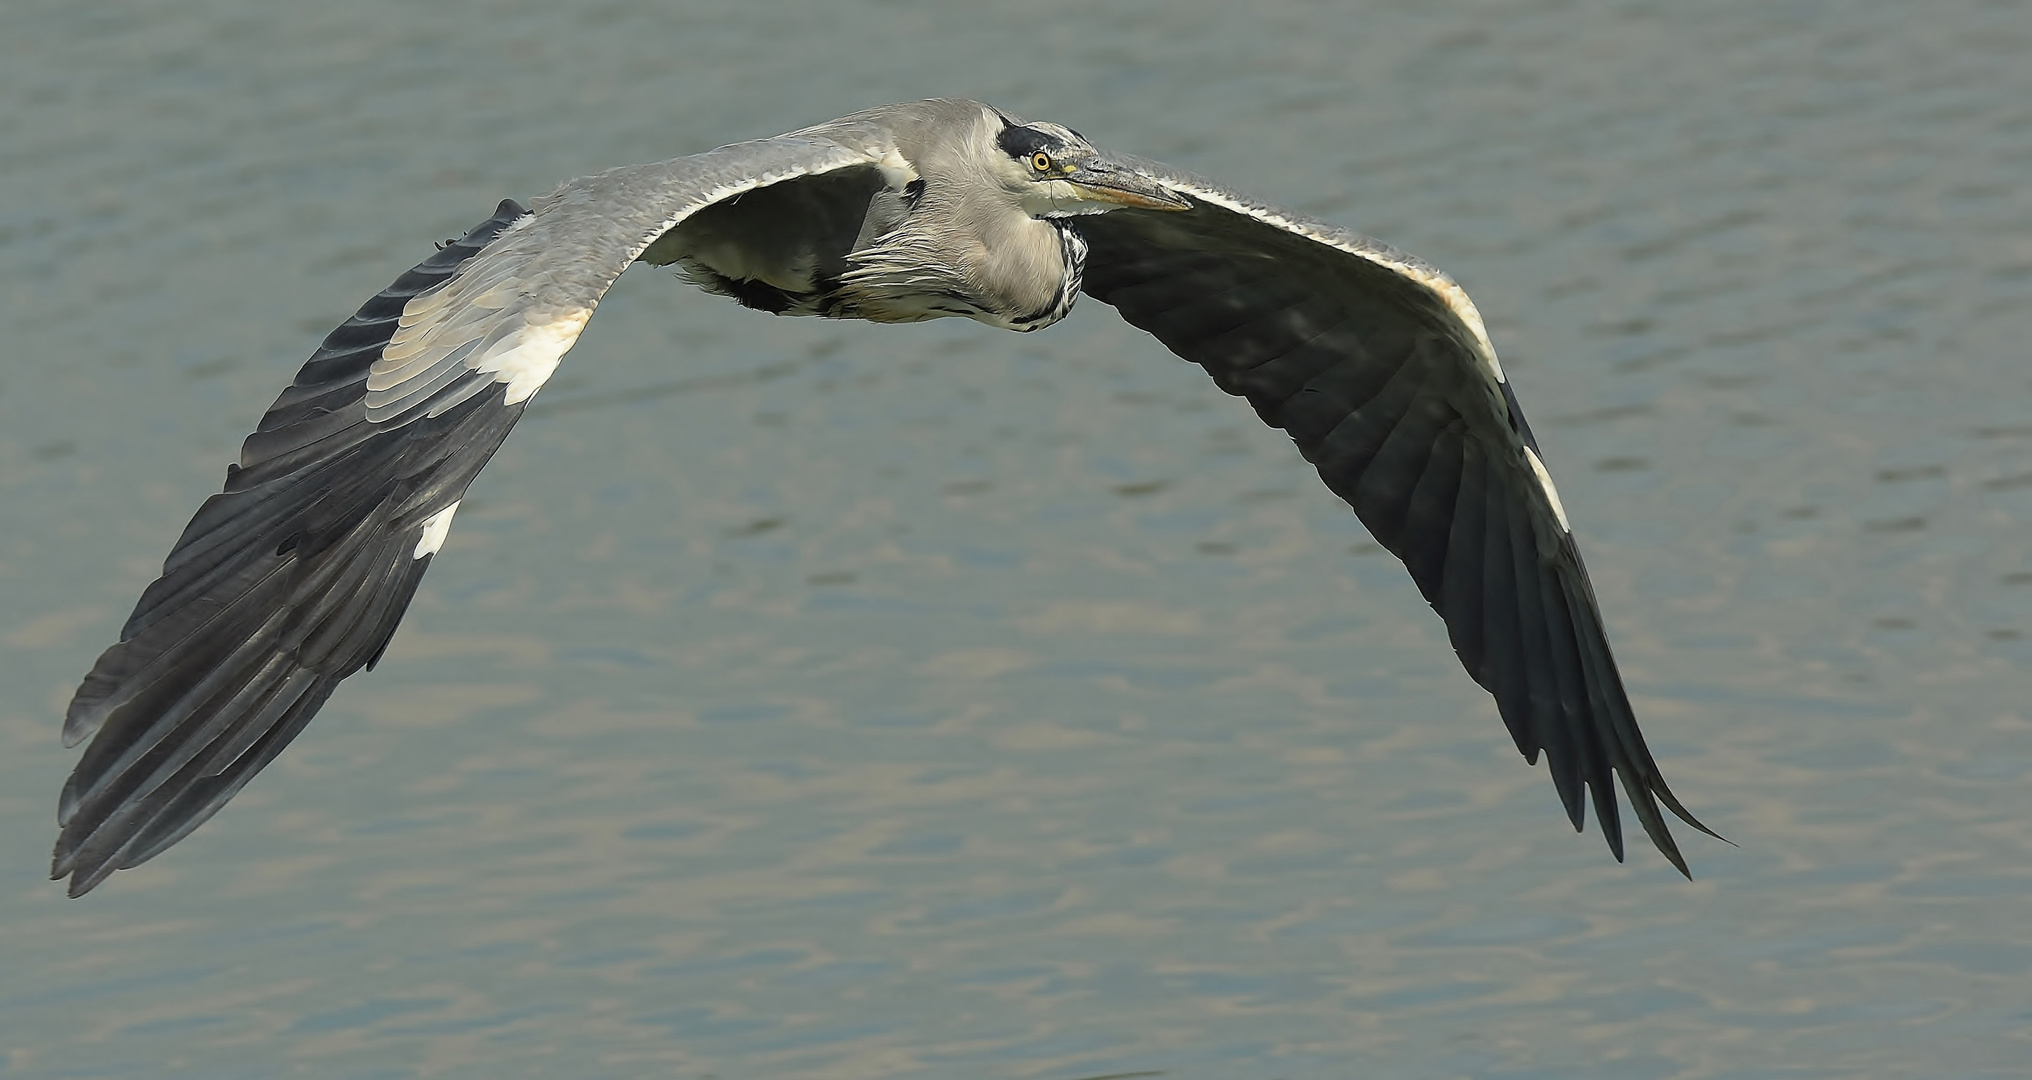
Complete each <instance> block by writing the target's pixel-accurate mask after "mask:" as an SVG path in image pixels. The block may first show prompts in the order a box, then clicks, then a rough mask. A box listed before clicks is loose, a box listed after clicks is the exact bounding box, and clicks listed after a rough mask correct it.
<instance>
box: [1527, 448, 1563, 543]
mask: <svg viewBox="0 0 2032 1080" xmlns="http://www.w3.org/2000/svg"><path fill="white" fill-rule="evenodd" d="M1524 460H1526V461H1528V462H1530V463H1531V472H1532V474H1533V475H1535V476H1537V477H1538V486H1539V487H1542V488H1544V489H1545V497H1546V499H1548V500H1550V501H1551V503H1552V513H1553V516H1555V517H1557V518H1559V531H1560V532H1563V533H1568V534H1571V533H1572V532H1573V526H1571V525H1568V524H1567V523H1566V507H1564V506H1561V505H1560V503H1559V489H1558V488H1556V487H1553V486H1552V474H1551V473H1549V472H1546V471H1545V463H1544V462H1542V461H1540V460H1538V451H1536V450H1533V449H1531V448H1530V447H1528V446H1527V447H1525V448H1524Z"/></svg>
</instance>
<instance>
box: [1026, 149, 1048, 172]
mask: <svg viewBox="0 0 2032 1080" xmlns="http://www.w3.org/2000/svg"><path fill="white" fill-rule="evenodd" d="M1030 167H1031V168H1033V169H1036V170H1037V171H1038V172H1050V171H1051V155H1050V154H1047V153H1045V152H1044V151H1042V150H1039V151H1038V152H1036V153H1034V154H1032V155H1030Z"/></svg>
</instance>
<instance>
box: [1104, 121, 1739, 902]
mask: <svg viewBox="0 0 2032 1080" xmlns="http://www.w3.org/2000/svg"><path fill="white" fill-rule="evenodd" d="M1117 160H1122V161H1125V162H1126V164H1127V165H1128V166H1129V167H1132V168H1136V169H1138V170H1141V171H1143V172H1145V173H1146V174H1147V175H1149V176H1151V177H1152V178H1155V179H1157V180H1159V181H1160V182H1162V183H1163V184H1164V185H1165V186H1166V187H1169V188H1171V189H1173V190H1175V191H1177V192H1179V193H1181V194H1183V195H1185V196H1187V197H1188V198H1190V199H1192V200H1193V202H1194V203H1195V204H1196V205H1195V206H1194V208H1193V209H1191V210H1188V211H1183V212H1165V213H1160V212H1154V211H1141V210H1117V211H1115V212H1112V213H1107V214H1099V215H1094V216H1090V217H1080V218H1074V219H1072V227H1073V228H1075V229H1077V230H1078V231H1079V233H1080V234H1081V236H1082V237H1084V238H1085V239H1086V241H1087V246H1088V258H1087V267H1086V279H1085V284H1084V286H1083V287H1084V289H1085V291H1086V292H1087V293H1089V294H1090V295H1092V296H1093V297H1094V298H1095V299H1097V300H1100V301H1101V302H1103V303H1106V304H1110V305H1113V306H1114V307H1115V308H1116V309H1117V310H1119V311H1120V312H1121V313H1122V317H1123V318H1125V319H1127V320H1128V321H1129V322H1130V323H1131V324H1132V325H1135V326H1138V327H1141V328H1142V329H1144V330H1147V331H1149V332H1150V333H1151V334H1153V335H1155V336H1156V337H1157V339H1158V340H1160V341H1162V342H1163V343H1164V344H1165V345H1166V346H1167V347H1168V348H1170V349H1171V351H1173V352H1175V353H1177V354H1178V355H1180V356H1182V357H1184V358H1186V359H1187V360H1191V361H1192V362H1194V363H1196V364H1199V365H1200V366H1202V367H1204V368H1206V370H1207V373H1208V374H1210V375H1212V376H1213V378H1214V382H1215V383H1216V384H1218V385H1219V386H1220V388H1221V389H1223V390H1225V391H1227V392H1228V393H1230V394H1236V395H1239V396H1242V397H1246V398H1247V399H1248V400H1249V403H1250V404H1252V405H1254V406H1255V407H1256V412H1257V414H1258V415H1260V416H1261V417H1262V418H1263V419H1264V421H1265V422H1267V423H1269V424H1271V425H1272V426H1274V427H1278V428H1282V429H1284V431H1285V432H1286V433H1288V434H1289V435H1290V436H1291V438H1292V440H1293V441H1294V442H1296V443H1297V444H1298V449H1299V451H1300V452H1301V453H1303V454H1304V455H1305V457H1306V459H1307V460H1308V461H1311V462H1312V463H1313V464H1314V465H1315V466H1317V467H1318V469H1319V474H1320V478H1321V479H1323V480H1325V481H1326V484H1327V486H1328V487H1329V488H1332V489H1333V491H1334V493H1335V494H1337V495H1339V496H1341V497H1342V498H1343V499H1346V500H1347V501H1348V504H1349V505H1350V506H1352V507H1354V510H1355V513H1356V515H1357V516H1359V517H1360V518H1361V519H1362V523H1363V524H1364V525H1367V526H1368V528H1369V531H1370V532H1372V533H1373V534H1375V537H1376V539H1377V540H1378V541H1379V542H1381V543H1382V545H1383V546H1384V547H1385V548H1387V549H1389V550H1390V552H1391V553H1392V554H1395V555H1396V556H1397V557H1398V558H1400V559H1402V560H1404V564H1405V566H1406V567H1407V568H1408V569H1409V570H1410V571H1411V576H1412V579H1413V580H1415V581H1416V582H1417V583H1418V588H1419V590H1420V591H1421V592H1423V593H1424V594H1425V598H1426V600H1427V601H1429V602H1430V603H1431V604H1432V606H1433V608H1434V609H1435V610H1437V611H1438V612H1439V614H1440V616H1441V617H1442V618H1444V619H1445V620H1446V628H1447V634H1448V636H1449V637H1450V638H1451V640H1452V642H1453V647H1454V651H1455V652H1457V653H1459V655H1460V659H1461V663H1462V664H1463V665H1465V666H1466V667H1467V670H1468V674H1470V675H1472V676H1473V677H1474V679H1475V681H1476V682H1478V683H1480V684H1481V685H1482V686H1483V687H1484V688H1486V689H1487V690H1488V691H1489V692H1490V693H1491V694H1493V695H1495V698H1496V704H1497V707H1498V709H1499V710H1500V711H1501V713H1502V716H1503V722H1504V723H1505V724H1506V725H1508V727H1509V729H1510V734H1511V736H1512V737H1513V738H1515V739H1516V742H1517V748H1518V749H1519V750H1520V751H1522V752H1523V754H1524V756H1525V758H1526V759H1527V760H1529V761H1531V762H1533V763H1534V764H1535V763H1536V762H1537V760H1538V754H1539V752H1540V751H1543V752H1544V753H1545V756H1546V759H1547V764H1548V765H1549V767H1550V769H1551V772H1552V779H1553V783H1554V785H1555V786H1556V787H1557V788H1558V790H1559V796H1560V798H1561V800H1563V801H1564V802H1565V804H1566V810H1567V815H1568V816H1569V817H1570V818H1571V819H1572V820H1573V824H1574V828H1575V829H1579V828H1580V827H1581V825H1582V822H1583V820H1584V809H1583V806H1582V788H1583V786H1586V787H1587V788H1590V789H1592V791H1593V796H1594V804H1595V816H1596V818H1597V819H1598V820H1599V821H1600V822H1601V826H1602V832H1603V833H1604V834H1605V835H1606V837H1607V839H1608V842H1609V847H1610V849H1611V850H1612V851H1614V852H1615V855H1616V858H1617V859H1619V860H1620V859H1621V858H1622V857H1623V841H1622V830H1621V827H1620V825H1619V824H1618V820H1617V816H1616V796H1615V792H1614V788H1613V786H1612V785H1611V783H1610V780H1609V774H1610V772H1611V771H1614V772H1615V773H1617V774H1618V775H1620V776H1621V777H1622V782H1623V788H1624V790H1625V791H1626V792H1628V794H1629V798H1630V802H1631V805H1632V807H1633V808H1634V810H1635V811H1636V814H1637V818H1638V820H1639V821H1641V822H1642V823H1643V825H1644V831H1645V832H1646V833H1648V834H1649V835H1650V837H1651V839H1652V841H1653V842H1654V843H1656V844H1657V845H1658V849H1659V850H1660V851H1662V852H1664V853H1665V857H1666V858H1668V859H1670V860H1672V865H1674V866H1676V867H1678V868H1679V870H1680V872H1681V873H1686V861H1685V859H1684V858H1682V857H1681V855H1680V853H1679V848H1678V845H1677V844H1675V843H1674V842H1673V839H1672V835H1671V833H1670V832H1669V831H1668V830H1667V829H1666V826H1665V819H1664V817H1663V816H1662V815H1661V814H1660V813H1659V803H1661V802H1662V803H1663V804H1664V805H1665V806H1667V807H1669V808H1670V809H1671V810H1672V812H1673V813H1674V814H1676V815H1678V816H1679V817H1680V818H1681V819H1682V820H1684V821H1686V822H1687V823H1688V824H1690V825H1692V826H1694V827H1695V828H1697V829H1700V830H1701V831H1703V832H1707V831H1708V830H1707V827H1706V826H1704V825H1702V824H1701V823H1700V822H1698V821H1696V820H1694V818H1693V817H1692V815H1690V814H1688V813H1687V811H1686V810H1685V809H1684V808H1683V807H1681V806H1680V804H1679V801H1678V800H1677V799H1675V798H1674V797H1673V795H1672V792H1671V790H1670V789H1669V788H1667V787H1666V786H1665V781H1664V778H1663V777H1661V776H1660V775H1659V773H1658V766H1657V765H1656V763H1654V762H1653V761H1652V760H1651V754H1650V751H1649V750H1647V749H1646V748H1645V746H1644V738H1643V736H1642V735H1641V734H1639V733H1638V731H1637V721H1636V718H1635V716H1634V715H1632V713H1631V710H1630V702H1629V698H1628V696H1627V695H1626V694H1625V693H1624V690H1623V683H1622V679H1621V677H1620V676H1619V675H1618V674H1617V671H1616V663H1615V659H1614V657H1613V656H1612V655H1611V654H1610V651H1609V643H1608V639H1607V637H1606V636H1605V635H1604V633H1603V629H1602V618H1601V612H1600V611H1599V610H1598V609H1597V607H1596V605H1595V597H1594V589H1593V586H1591V585H1590V584H1589V583H1588V576H1587V570H1586V569H1585V568H1584V567H1583V566H1582V565H1581V560H1580V552H1579V550H1578V549H1576V548H1575V547H1574V541H1573V534H1572V533H1571V531H1570V530H1569V529H1568V526H1567V521H1566V513H1565V511H1564V510H1563V509H1562V508H1561V507H1560V503H1559V495H1558V493H1557V491H1556V490H1555V489H1554V488H1553V486H1552V479H1551V477H1550V476H1548V475H1547V474H1546V472H1545V466H1544V463H1543V462H1542V461H1541V460H1540V459H1539V454H1538V444H1537V442H1536V440H1535V439H1533V438H1532V435H1531V428H1530V426H1529V425H1527V424H1526V423H1525V422H1524V414H1523V412H1522V411H1521V410H1520V409H1519V408H1518V407H1517V398H1516V396H1515V395H1514V394H1513V393H1512V392H1511V390H1510V385H1509V382H1508V381H1507V380H1506V379H1505V377H1504V374H1503V369H1502V368H1501V367H1500V366H1499V365H1498V364H1497V361H1496V354H1495V351H1494V349H1493V348H1491V347H1490V345H1489V340H1488V335H1487V333H1486V332H1485V331H1484V330H1483V327H1482V319H1481V316H1480V315H1479V314H1478V313H1477V312H1476V311H1475V308H1474V305H1473V304H1472V303H1471V302H1470V301H1469V300H1468V298H1467V294H1466V293H1464V292H1462V291H1461V289H1460V287H1459V286H1458V285H1455V284H1454V283H1453V282H1452V281H1451V280H1450V279H1448V278H1447V277H1446V276H1445V275H1444V274H1441V273H1440V272H1439V271H1437V270H1434V269H1433V268H1431V267H1429V266H1426V265H1425V264H1423V263H1421V262H1419V261H1417V260H1416V259H1413V258H1411V257H1410V256H1407V255H1404V254H1402V253H1399V252H1396V251H1392V250H1390V249H1389V248H1386V247H1384V246H1382V245H1380V244H1378V243H1376V242H1375V241H1372V240H1369V239H1367V238H1366V237H1361V236H1357V235H1355V234H1353V233H1349V232H1347V231H1345V230H1342V229H1339V228H1336V227H1334V226H1331V225H1327V224H1324V223H1321V222H1316V221H1311V220H1308V219H1306V218H1303V217H1300V216H1298V215H1295V214H1290V213H1286V212H1284V211H1280V210H1275V209H1272V208H1270V207H1266V206H1263V205H1260V204H1257V203H1253V202H1251V201H1249V200H1247V199H1244V198H1242V197H1241V196H1238V195H1235V194H1233V193H1230V192H1227V191H1224V190H1222V189H1220V188H1219V187H1217V186H1215V185H1213V184H1212V183H1209V182H1207V181H1205V180H1203V179H1200V178H1198V177H1194V176H1192V175H1190V174H1187V173H1183V172H1181V171H1179V170H1175V169H1171V168H1169V167H1167V166H1164V165H1159V164H1157V163H1156V162H1151V161H1143V160H1139V159H1133V158H1130V159H1117Z"/></svg>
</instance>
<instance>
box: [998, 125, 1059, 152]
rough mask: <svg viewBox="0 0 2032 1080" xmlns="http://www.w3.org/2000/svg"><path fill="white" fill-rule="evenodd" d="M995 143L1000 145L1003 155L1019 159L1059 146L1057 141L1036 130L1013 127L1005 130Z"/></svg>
mask: <svg viewBox="0 0 2032 1080" xmlns="http://www.w3.org/2000/svg"><path fill="white" fill-rule="evenodd" d="M995 141H996V142H997V143H998V144H1000V146H1001V147H1002V152H1003V153H1006V154H1008V155H1009V156H1010V157H1012V158H1018V159H1021V158H1026V157H1029V156H1030V155H1032V154H1034V153H1036V152H1037V151H1039V150H1046V149H1049V148H1051V147H1053V146H1057V145H1058V140H1057V139H1055V138H1052V137H1051V136H1049V135H1046V134H1045V133H1044V132H1042V131H1039V130H1037V129H1036V128H1033V127H1017V126H1013V125H1012V126H1010V127H1005V128H1003V129H1002V134H1001V135H999V136H997V137H996V139H995Z"/></svg>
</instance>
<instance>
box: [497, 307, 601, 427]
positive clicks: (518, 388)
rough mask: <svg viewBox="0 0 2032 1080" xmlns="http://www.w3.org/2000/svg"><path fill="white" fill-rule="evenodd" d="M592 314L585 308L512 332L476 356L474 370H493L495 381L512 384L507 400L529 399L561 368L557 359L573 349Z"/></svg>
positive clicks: (509, 386)
mask: <svg viewBox="0 0 2032 1080" xmlns="http://www.w3.org/2000/svg"><path fill="white" fill-rule="evenodd" d="M592 315H593V313H592V310H591V309H588V308H582V309H580V310H578V311H574V312H570V313H568V314H566V315H564V316H562V317H560V318H557V319H554V320H552V321H550V322H547V323H544V324H542V325H541V326H532V327H530V328H528V329H526V330H523V331H521V332H519V333H516V334H511V335H509V336H508V337H507V338H504V339H503V340H502V341H501V343H500V344H499V345H496V346H494V347H493V348H491V349H488V350H487V351H486V352H485V353H482V354H481V355H480V356H478V357H475V358H474V360H473V370H475V371H479V372H482V373H491V374H492V375H493V376H494V381H495V382H504V383H507V384H508V396H507V398H506V399H505V401H504V403H505V404H508V405H513V404H515V403H516V402H518V401H527V400H529V396H530V395H531V394H534V393H536V391H537V390H538V389H539V388H541V387H542V386H543V384H544V382H545V381H546V380H548V379H549V378H550V374H551V372H553V371H556V370H557V362H558V361H559V360H561V359H563V358H564V354H565V353H567V352H569V351H570V350H571V347H572V343H573V342H575V341H577V340H578V339H579V333H580V331H582V330H584V329H585V328H586V320H587V319H589V318H591V317H592Z"/></svg>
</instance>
